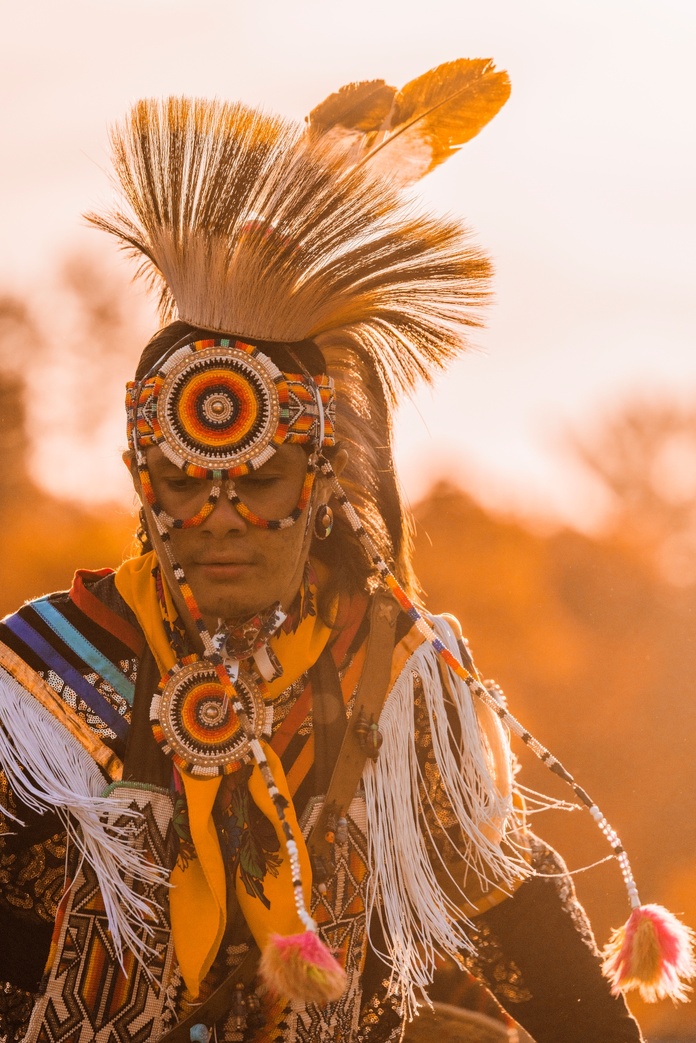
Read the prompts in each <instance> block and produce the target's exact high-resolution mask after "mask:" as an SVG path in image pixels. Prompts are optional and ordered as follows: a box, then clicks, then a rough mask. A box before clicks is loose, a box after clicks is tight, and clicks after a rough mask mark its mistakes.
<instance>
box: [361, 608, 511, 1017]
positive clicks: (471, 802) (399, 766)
mask: <svg viewBox="0 0 696 1043" xmlns="http://www.w3.org/2000/svg"><path fill="white" fill-rule="evenodd" d="M432 622H433V625H434V627H435V630H436V632H437V634H438V636H439V637H440V639H441V640H442V641H443V643H444V644H446V645H447V647H448V648H450V650H451V651H452V652H453V653H454V654H455V655H456V656H458V654H459V653H458V650H457V643H456V638H455V636H454V634H453V632H452V631H451V629H450V627H449V625H448V624H447V623H446V622H445V621H444V620H441V619H434V620H433V621H432ZM416 677H418V678H419V679H420V682H421V684H422V688H423V694H424V701H425V707H426V709H427V714H428V719H429V727H430V731H431V735H432V742H433V752H434V755H435V760H436V764H437V768H438V772H439V775H440V779H441V784H442V787H443V790H444V793H445V794H446V797H447V799H448V802H449V804H450V806H451V809H452V812H453V814H454V816H455V817H456V820H457V823H458V825H459V828H460V830H461V835H462V846H461V848H460V849H457V851H456V854H457V855H458V857H459V858H461V864H462V871H461V875H459V874H458V879H457V880H456V881H455V880H454V878H453V877H452V875H451V872H450V871H449V870H448V869H447V867H446V866H445V861H444V859H443V858H442V856H440V862H441V865H439V866H438V867H437V870H438V872H439V873H440V874H441V875H447V876H449V877H450V879H452V883H453V884H454V885H455V887H456V888H458V890H459V891H460V893H461V895H462V901H461V903H460V904H455V902H454V901H452V899H451V898H449V897H448V896H447V895H446V894H445V892H444V891H443V889H442V887H441V886H440V884H439V883H438V879H437V875H436V869H435V866H434V865H433V852H434V850H435V841H436V840H437V841H439V843H440V844H442V843H443V841H444V842H445V843H448V842H449V843H451V844H452V845H453V844H454V841H452V840H448V835H447V833H446V832H445V826H444V825H443V826H442V833H440V831H439V830H438V836H437V838H432V839H431V843H430V845H428V842H427V841H428V839H430V830H429V828H428V825H427V819H426V814H425V812H426V807H425V806H424V795H425V794H427V792H428V784H427V780H425V779H424V778H423V776H422V772H421V769H420V766H419V763H418V757H417V750H416V735H415V720H414V700H415V695H416V688H415V678H416ZM448 689H449V691H448ZM446 699H447V702H449V701H450V700H451V704H450V705H447V704H446ZM448 711H449V715H450V717H451V718H452V719H453V721H456V725H455V727H457V729H458V731H459V735H460V738H459V739H458V740H457V738H456V735H455V733H454V731H453V728H452V724H451V723H450V717H448ZM379 730H380V732H381V734H382V739H383V742H382V747H381V749H380V755H379V758H378V759H377V760H376V761H372V762H370V761H368V763H367V765H366V768H365V771H364V774H363V779H364V784H365V799H366V805H367V823H368V858H369V864H370V869H371V874H370V881H369V885H368V896H367V915H368V922H369V920H370V918H371V917H372V915H373V914H375V913H376V915H377V916H378V917H379V918H380V921H381V923H382V926H383V929H384V935H385V938H386V944H387V949H388V952H387V953H386V954H384V955H386V956H387V959H388V962H389V964H390V965H391V967H392V974H391V980H390V991H391V992H392V993H393V994H395V995H396V996H398V997H399V1000H400V1004H401V1009H402V1011H404V1012H405V1013H406V1014H407V1016H408V1017H409V1018H412V1017H413V1015H414V1014H415V1013H416V1011H417V1008H418V1006H419V999H418V994H420V996H421V997H423V998H425V999H426V1000H427V997H426V994H425V989H426V987H427V986H428V985H429V984H430V983H431V982H432V978H433V973H434V970H435V960H436V957H437V956H438V955H444V954H447V955H450V956H456V955H457V954H458V953H460V952H472V951H473V948H474V947H473V945H472V943H471V941H470V940H469V938H468V936H467V929H468V928H470V927H471V926H472V924H471V921H470V920H469V919H468V918H467V917H466V915H465V914H464V912H463V911H462V910H465V909H466V907H467V900H466V895H465V886H464V885H465V880H466V877H467V876H468V875H469V874H473V875H474V876H475V877H476V878H477V880H478V881H479V883H480V884H482V885H483V886H484V887H486V886H495V887H498V888H501V887H502V888H504V889H507V888H510V889H512V887H513V885H514V883H515V881H519V879H520V878H521V877H523V876H526V875H528V874H529V868H528V866H527V864H526V862H525V860H524V858H523V857H522V856H521V855H519V856H518V855H515V854H513V853H509V854H506V853H505V852H503V851H502V850H501V847H500V844H499V843H498V842H496V836H500V828H501V824H504V823H505V821H506V820H508V819H510V816H511V814H512V810H513V809H512V801H511V797H510V795H509V793H506V794H501V793H500V792H499V791H498V788H497V787H496V782H495V779H494V777H493V776H492V773H491V767H490V751H489V756H487V752H486V747H485V742H484V739H483V737H482V734H481V729H480V725H479V722H478V719H477V716H476V710H475V707H474V705H473V701H472V697H471V694H470V692H469V690H468V688H467V686H466V685H465V684H464V683H463V682H462V681H461V680H460V679H459V678H457V677H455V676H453V675H449V676H448V678H447V687H445V686H444V685H443V680H442V677H441V673H440V664H439V662H438V656H437V653H436V652H435V651H434V649H433V648H432V647H431V646H430V645H427V644H426V645H422V646H421V647H420V648H419V649H417V650H416V652H415V653H414V654H413V655H412V656H411V657H410V658H409V660H408V661H407V663H406V665H405V667H404V669H403V670H402V672H401V674H400V675H399V678H398V679H397V681H396V683H395V685H394V687H393V688H392V690H391V692H390V693H389V696H388V698H387V702H386V704H385V707H384V709H383V711H382V714H381V716H380V719H379ZM427 799H428V798H427V797H425V801H427ZM427 810H428V815H429V816H431V818H432V816H435V818H436V819H437V820H438V821H440V820H439V817H438V815H437V810H436V809H435V808H434V807H433V806H432V804H428V808H427ZM453 853H454V852H453ZM436 857H437V856H436ZM448 862H450V864H451V862H452V859H448Z"/></svg>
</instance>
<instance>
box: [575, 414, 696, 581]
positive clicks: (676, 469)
mask: <svg viewBox="0 0 696 1043" xmlns="http://www.w3.org/2000/svg"><path fill="white" fill-rule="evenodd" d="M573 445H574V449H575V452H576V453H577V455H578V456H579V457H580V459H581V461H582V462H583V463H584V464H585V466H586V467H588V468H589V470H590V471H591V473H592V474H593V476H594V477H595V478H596V479H597V480H598V481H599V482H600V483H601V485H602V487H603V489H604V492H605V493H606V494H607V495H608V499H609V504H610V518H609V525H610V530H611V532H612V534H613V535H614V537H615V538H616V539H617V540H619V541H621V542H625V543H628V544H631V545H633V546H635V547H636V548H637V549H638V550H639V551H640V552H641V553H643V554H644V555H645V556H646V557H647V559H648V560H651V561H652V562H654V564H655V565H656V566H657V568H658V569H659V570H660V571H661V573H662V574H663V575H664V577H665V578H666V579H668V580H669V581H670V582H672V583H676V584H680V585H687V584H692V583H695V582H696V405H695V406H694V407H691V408H682V407H680V406H678V405H677V404H676V403H673V402H667V403H659V402H658V403H655V402H650V403H648V402H642V403H641V402H636V403H633V404H631V405H629V406H627V407H626V408H625V409H624V410H622V411H621V412H619V413H618V414H617V415H615V416H614V417H612V418H611V419H610V420H609V421H608V422H607V423H606V424H605V425H604V426H603V427H602V429H601V430H600V431H599V434H598V435H597V436H595V438H594V439H587V438H585V439H580V438H575V439H574V440H573Z"/></svg>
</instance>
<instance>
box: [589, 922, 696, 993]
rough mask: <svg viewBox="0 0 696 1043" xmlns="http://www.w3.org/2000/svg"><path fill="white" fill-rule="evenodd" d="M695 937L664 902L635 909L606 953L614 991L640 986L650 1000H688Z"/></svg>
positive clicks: (606, 967)
mask: <svg viewBox="0 0 696 1043" xmlns="http://www.w3.org/2000/svg"><path fill="white" fill-rule="evenodd" d="M693 940H694V932H693V931H692V930H691V929H690V928H689V927H685V926H684V924H683V923H680V922H679V920H677V918H676V916H674V915H673V914H672V913H670V912H669V911H668V910H667V909H664V908H663V907H662V906H661V905H641V906H639V907H638V908H637V909H634V910H633V912H632V913H631V915H630V917H629V919H628V922H627V923H626V924H624V926H623V927H620V928H619V929H618V930H617V931H614V934H613V935H612V937H611V940H610V942H609V944H608V945H607V946H606V948H605V949H604V952H603V953H602V955H603V957H604V963H603V964H602V969H603V971H604V974H605V975H606V977H607V978H608V979H609V981H610V982H611V985H612V992H613V993H614V994H615V995H617V994H618V993H619V992H622V991H624V990H628V989H638V991H639V992H640V996H641V999H643V1000H645V1001H646V1002H647V1003H654V1002H655V1000H661V999H664V998H665V997H667V996H668V997H669V998H670V999H671V1000H674V1001H675V1002H676V1001H677V1000H681V1001H683V1000H686V998H687V995H686V994H687V992H688V991H690V990H689V986H688V985H687V984H686V983H687V982H688V981H690V980H691V979H692V978H693V977H694V976H696V963H695V962H694V954H693Z"/></svg>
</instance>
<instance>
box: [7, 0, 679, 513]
mask: <svg viewBox="0 0 696 1043" xmlns="http://www.w3.org/2000/svg"><path fill="white" fill-rule="evenodd" d="M0 10H1V11H2V30H1V31H0V92H1V97H2V105H1V106H0V141H1V142H2V158H3V162H2V163H1V164H0V228H1V229H2V237H3V249H2V251H1V252H0V288H8V289H12V288H14V289H18V290H25V289H28V288H29V287H33V286H34V285H35V283H36V282H37V280H41V279H46V278H47V277H48V276H49V275H50V273H51V271H52V269H53V268H54V266H55V265H56V263H57V261H58V259H59V258H60V256H61V255H62V254H63V253H65V252H66V251H67V250H69V249H72V248H74V247H75V246H76V245H78V246H79V245H85V244H88V245H89V246H90V247H91V248H92V249H96V250H103V251H104V252H106V253H112V252H113V247H112V245H111V244H110V243H108V242H107V241H104V242H100V241H99V234H98V233H96V232H93V231H87V230H85V229H83V228H82V227H81V221H80V216H79V215H80V212H81V211H82V210H84V209H87V208H89V207H91V206H94V205H98V204H99V203H100V202H103V201H104V200H105V199H106V198H107V195H108V189H107V182H106V175H105V169H106V167H107V137H106V129H107V126H108V124H109V123H110V122H111V121H113V120H115V119H117V118H118V117H120V116H121V115H122V114H123V112H124V110H125V109H126V107H127V106H128V104H129V103H130V102H131V101H133V100H134V99H135V98H137V97H139V96H141V95H147V94H158V95H161V94H165V93H183V92H186V93H196V94H201V95H217V96H221V97H231V98H241V99H243V100H245V101H247V102H250V103H252V104H256V103H262V104H264V105H266V106H268V107H269V108H274V109H277V110H279V111H282V112H283V113H285V114H287V115H290V116H296V117H302V116H303V115H304V114H305V113H306V112H307V111H308V110H309V109H310V108H311V107H312V105H313V104H315V103H316V102H317V101H318V100H319V99H321V98H322V97H323V96H325V95H326V94H327V93H329V92H330V91H331V90H334V89H336V88H337V87H338V86H339V85H340V84H342V83H345V82H347V81H349V80H352V79H366V78H373V77H376V76H382V77H385V78H386V79H388V80H389V81H390V82H392V83H396V84H401V83H403V82H405V81H406V80H408V79H410V78H412V77H413V76H415V75H418V74H419V73H420V72H422V71H424V70H425V69H426V68H428V67H430V66H432V65H435V64H437V63H438V62H441V61H445V60H448V59H451V58H454V57H460V56H468V57H475V56H482V57H489V56H491V57H493V58H494V59H495V60H496V63H497V64H498V65H499V66H501V67H506V68H507V69H508V70H509V72H510V75H511V78H512V84H513V94H512V98H511V100H510V102H509V103H508V105H507V106H506V108H505V109H504V110H503V112H502V113H501V114H500V115H499V116H498V117H497V118H496V120H495V121H494V122H493V123H492V124H491V125H490V126H489V127H488V128H487V129H486V130H485V131H484V132H483V133H482V134H481V135H480V136H479V137H478V138H477V139H476V140H475V141H474V142H472V143H470V144H469V145H468V146H466V147H465V149H464V150H463V152H462V154H461V155H460V156H458V157H456V158H454V159H452V160H451V161H450V162H449V163H448V164H447V165H446V166H445V167H444V168H441V170H440V171H438V172H437V173H435V174H434V175H432V176H431V177H430V178H429V179H427V181H426V182H424V184H423V194H424V196H426V198H427V199H428V200H429V202H430V203H431V204H432V205H433V206H435V207H437V208H438V209H446V210H449V211H451V212H454V213H456V214H460V215H462V216H464V217H465V218H466V219H467V221H468V222H469V223H470V224H471V225H472V226H473V228H474V229H475V230H476V233H477V236H478V238H479V240H480V241H481V242H482V243H483V244H484V245H485V246H486V247H487V249H488V250H489V251H490V253H491V254H492V256H493V258H494V260H495V263H496V267H497V273H498V274H497V283H496V287H497V304H496V306H495V308H494V309H492V311H491V313H490V316H489V325H488V328H487V330H485V331H483V332H482V333H481V334H480V335H479V337H478V342H479V346H480V348H481V349H482V352H485V354H484V353H481V354H478V355H476V356H469V357H468V358H466V359H464V360H462V361H461V362H460V363H458V364H457V366H456V367H454V369H453V370H452V372H451V375H449V376H448V377H446V378H444V379H442V380H441V381H440V382H439V385H438V387H437V389H436V391H435V392H434V393H430V392H424V393H423V394H421V395H419V397H418V399H417V402H416V404H415V406H413V407H408V408H407V409H405V410H404V411H403V415H402V416H401V418H400V421H399V429H398V458H399V463H400V467H401V471H402V474H403V477H404V479H405V482H406V486H407V490H408V492H409V494H410V495H411V497H413V498H415V497H417V496H418V495H419V494H420V493H421V492H422V491H423V490H424V488H425V487H426V486H427V483H428V482H429V481H430V480H432V478H433V477H436V476H437V475H438V474H441V473H443V472H446V471H448V470H449V472H450V473H458V474H461V475H463V476H465V477H466V478H467V480H468V482H469V483H470V484H471V485H473V486H474V487H475V488H476V489H478V491H479V493H480V494H481V495H482V496H483V497H484V498H485V499H487V500H489V501H490V502H492V503H496V504H506V505H512V506H517V507H522V508H523V509H524V510H526V511H527V512H530V513H552V514H555V515H557V516H559V517H561V518H565V519H568V520H575V521H576V522H579V523H580V524H589V523H591V521H592V518H593V517H594V516H595V515H596V512H597V510H598V508H599V504H598V502H597V501H596V499H595V494H594V490H593V489H592V488H591V487H589V486H588V485H587V484H585V483H583V481H582V480H581V478H580V476H579V475H578V474H577V473H576V472H575V471H574V470H573V467H572V465H571V464H570V463H569V461H568V459H567V457H566V456H565V455H564V452H563V450H562V444H563V432H564V431H565V430H567V429H568V427H572V428H573V429H575V430H580V429H584V428H588V427H590V426H592V425H595V424H596V423H597V422H598V420H599V418H601V417H602V416H603V415H605V414H606V413H607V412H608V411H610V410H611V409H612V408H613V406H614V405H615V403H616V402H618V401H620V400H623V399H625V398H627V397H629V396H632V395H638V394H642V395H644V396H646V397H654V396H663V397H664V396H678V397H680V399H681V400H682V401H684V400H688V399H690V398H693V397H694V395H695V394H696V350H694V329H695V328H696V323H695V321H694V320H695V319H696V314H695V311H696V306H695V304H694V301H695V300H696V294H694V273H695V272H696V247H695V246H694V244H695V243H696V205H695V203H694V184H696V176H695V174H696V171H695V170H694V167H695V165H696V162H695V156H696V147H695V146H696V140H695V138H696V131H695V126H696V121H694V116H693V108H694V88H693V73H692V67H693V55H694V53H695V50H696V49H695V44H696V6H694V4H693V2H692V0H660V2H659V3H658V2H653V0H563V2H558V0H531V2H530V0H485V2H483V0H481V2H479V3H478V4H476V5H474V4H473V3H470V2H468V0H452V2H449V0H429V2H427V3H423V4H420V3H419V4H415V3H412V2H409V0H401V2H398V0H369V2H368V0H352V2H351V3H350V4H336V3H330V2H327V0H292V2H290V3H288V2H285V3H283V2H280V0H254V2H253V3H252V2H251V0H247V3H245V4H241V3H239V2H237V0H61V2H60V3H55V0H24V2H23V3H22V4H21V5H20V4H16V3H10V2H9V0H3V2H2V7H1V8H0ZM102 238H103V237H102ZM138 352H139V345H136V346H134V352H133V358H134V360H135V358H136V356H137V354H138ZM125 376H126V374H124V378H125ZM119 394H120V393H119ZM118 423H120V422H114V423H113V424H112V425H111V426H109V428H108V429H107V431H106V433H103V436H102V438H101V441H100V440H99V439H97V440H95V445H94V446H93V447H91V449H92V450H93V451H94V455H93V456H92V457H91V458H90V459H91V461H92V462H91V463H90V462H89V460H88V461H87V462H86V463H84V462H83V464H82V469H83V473H87V474H89V473H90V468H91V473H92V474H93V475H94V479H93V485H94V490H95V496H104V495H107V494H108V493H109V492H113V491H114V490H117V491H118V492H119V493H121V492H123V491H124V488H125V487H124V486H122V485H119V484H118V483H119V482H120V478H117V477H116V475H117V474H118V473H119V472H118V470H117V467H118V463H117V457H118V452H117V450H118V446H119V445H120V443H121V441H122V439H123V436H122V434H121V432H120V430H118ZM97 443H98V444H97ZM54 451H55V457H52V456H51V451H50V449H49V448H46V449H45V454H44V469H43V474H44V477H45V479H46V481H47V482H48V483H49V484H52V487H54V488H56V487H58V486H60V487H62V488H66V486H69V483H70V481H72V480H73V479H71V478H70V476H69V475H66V473H65V468H64V467H61V468H56V461H57V460H58V459H59V458H64V457H63V454H62V449H61V447H60V446H59V445H58V444H57V443H56V445H55V446H54Z"/></svg>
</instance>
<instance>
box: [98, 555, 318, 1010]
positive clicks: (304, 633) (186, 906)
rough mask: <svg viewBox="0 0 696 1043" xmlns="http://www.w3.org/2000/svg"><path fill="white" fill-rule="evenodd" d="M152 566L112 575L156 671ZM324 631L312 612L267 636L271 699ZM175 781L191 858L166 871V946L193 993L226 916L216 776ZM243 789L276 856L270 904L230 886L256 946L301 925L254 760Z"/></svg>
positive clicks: (160, 644)
mask: <svg viewBox="0 0 696 1043" xmlns="http://www.w3.org/2000/svg"><path fill="white" fill-rule="evenodd" d="M156 564H157V558H156V556H155V554H154V552H150V553H148V554H143V555H141V556H140V557H139V558H131V559H130V560H128V561H126V562H124V564H123V565H122V566H121V567H120V569H119V570H118V571H117V573H116V588H117V590H118V592H119V593H120V595H121V597H122V598H123V599H124V601H126V603H127V604H128V605H129V606H130V608H131V609H132V611H133V612H134V614H135V616H136V618H137V620H138V623H139V624H140V627H141V629H142V630H143V633H144V634H145V637H146V639H147V642H148V645H149V646H150V649H151V651H152V654H153V655H154V657H155V661H156V662H157V666H158V668H159V670H160V672H161V673H162V674H163V675H164V674H165V673H167V671H168V670H170V669H171V668H172V667H173V666H174V664H175V662H176V656H175V654H174V651H173V650H172V647H171V645H170V643H169V639H168V637H167V632H166V630H165V627H164V622H163V619H162V610H161V606H160V602H159V599H158V597H157V588H156V584H155V580H154V577H153V574H152V572H153V569H154V567H155V565H156ZM320 579H321V577H320ZM165 612H166V615H167V618H168V621H169V622H170V623H172V622H173V621H174V620H175V619H176V615H177V613H176V609H175V607H174V604H173V601H172V599H171V597H170V596H169V592H168V590H167V589H166V585H165ZM330 634H331V627H330V626H327V625H326V624H324V623H323V622H322V621H321V619H320V618H319V617H318V615H317V616H308V617H307V618H305V619H304V620H302V622H301V623H300V624H299V626H298V627H297V630H296V631H295V632H294V633H293V634H287V633H284V632H282V631H281V633H280V634H278V635H276V636H275V637H273V638H272V639H271V641H270V646H271V648H272V649H273V651H274V653H275V655H276V656H277V657H278V660H279V661H280V663H281V666H282V668H283V673H282V675H281V676H280V677H279V678H277V679H276V680H275V681H273V682H271V684H269V685H268V686H267V687H268V694H269V696H270V698H271V699H275V698H276V697H277V696H278V695H280V693H281V692H282V691H284V690H285V689H286V688H287V687H288V686H289V685H291V684H292V683H293V682H294V681H296V680H297V679H298V678H299V677H301V676H302V674H303V673H304V672H305V671H306V670H307V669H308V668H309V667H310V666H311V665H312V664H313V663H315V662H316V661H317V659H318V658H319V656H320V655H321V652H322V651H323V649H324V647H325V646H326V643H327V641H328V639H329V636H330ZM262 746H263V749H264V753H265V755H266V759H267V761H268V764H269V767H270V768H271V772H272V774H273V778H274V780H275V783H276V786H277V787H278V790H279V791H280V793H281V794H282V795H283V796H284V797H285V799H286V800H287V802H288V807H287V809H286V812H285V814H286V817H287V819H288V821H289V822H290V825H291V826H292V829H293V833H294V835H295V839H296V841H297V846H298V854H299V857H300V865H301V870H302V880H303V884H304V887H305V896H306V898H307V899H308V897H309V893H310V890H311V864H310V860H309V855H308V853H307V848H306V845H305V843H304V840H303V838H302V834H301V833H300V830H299V826H298V824H297V819H296V817H295V812H294V808H293V805H292V800H291V797H290V792H289V789H288V784H287V780H286V778H285V773H284V771H283V768H282V765H281V763H280V760H279V759H278V758H277V757H276V755H275V754H274V753H273V751H272V750H271V749H270V747H269V746H268V744H267V743H262ZM182 778H183V784H184V789H185V792H186V800H187V804H188V814H189V826H190V831H191V839H192V841H193V844H194V847H195V851H196V857H195V858H192V859H189V860H187V861H186V862H183V861H179V862H178V863H177V865H176V866H175V867H174V869H173V870H172V873H171V877H170V882H171V884H172V885H173V886H172V891H171V894H170V911H171V924H172V937H173V939H174V949H175V952H176V955H177V959H178V961H179V966H180V968H181V973H182V976H183V978H184V981H185V983H186V987H187V988H188V990H189V992H190V993H191V995H192V996H194V997H195V996H197V995H198V993H199V990H200V984H201V982H202V981H203V979H204V978H205V976H206V974H207V973H208V971H209V969H210V967H211V965H212V963H213V960H214V959H215V957H216V955H217V952H218V949H219V947H220V942H221V941H222V937H223V935H224V933H225V927H226V921H227V895H226V879H225V866H224V863H223V859H222V854H221V852H220V845H219V842H218V837H217V831H216V829H215V824H214V822H213V817H212V809H213V806H214V804H215V798H216V796H217V791H218V789H219V786H220V781H221V779H220V778H219V777H218V778H213V779H196V778H192V777H191V776H187V775H182ZM249 793H250V795H251V797H252V799H253V800H254V802H255V803H256V805H257V806H258V807H259V809H260V810H261V811H262V812H263V813H264V814H265V815H266V817H267V818H268V819H269V820H270V822H271V823H272V825H273V827H274V829H275V830H276V833H277V836H278V838H279V840H280V843H281V851H282V853H283V861H282V865H281V867H280V868H279V870H278V876H277V877H273V876H272V875H271V874H270V873H269V874H267V876H266V878H265V880H264V890H265V892H266V896H267V898H268V899H269V901H270V909H267V908H266V907H265V905H264V904H263V903H262V902H261V901H260V900H259V899H258V898H255V897H252V896H250V895H248V894H247V892H246V890H245V888H244V886H243V885H242V884H241V883H239V882H237V886H236V894H237V898H238V901H239V905H240V908H241V910H242V912H243V914H244V917H245V919H246V921H247V923H248V925H249V929H250V930H251V932H252V934H253V935H254V938H255V940H256V941H257V943H258V944H259V947H263V945H264V944H265V942H266V940H267V938H268V935H269V934H270V933H271V932H275V933H279V934H293V933H295V932H297V931H302V930H304V927H303V925H302V923H301V922H300V920H299V918H298V916H297V912H296V910H295V903H294V899H293V891H292V873H291V869H290V860H289V858H288V854H287V849H286V846H285V838H284V835H283V833H282V830H281V827H280V823H279V821H278V818H277V815H276V812H275V808H274V807H273V803H272V801H271V798H270V796H269V794H268V790H267V788H266V784H265V782H264V780H263V777H262V775H261V772H260V770H259V768H258V765H254V769H253V772H252V775H251V778H250V780H249Z"/></svg>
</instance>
